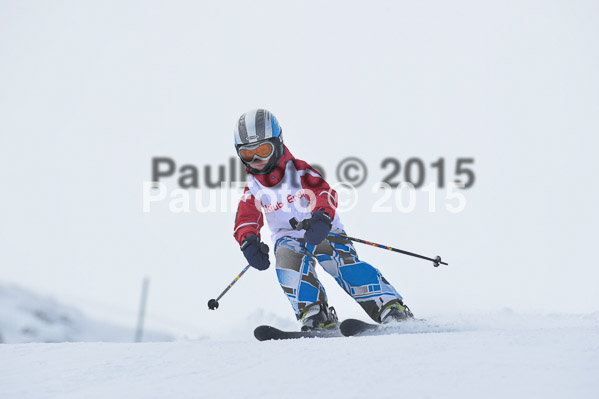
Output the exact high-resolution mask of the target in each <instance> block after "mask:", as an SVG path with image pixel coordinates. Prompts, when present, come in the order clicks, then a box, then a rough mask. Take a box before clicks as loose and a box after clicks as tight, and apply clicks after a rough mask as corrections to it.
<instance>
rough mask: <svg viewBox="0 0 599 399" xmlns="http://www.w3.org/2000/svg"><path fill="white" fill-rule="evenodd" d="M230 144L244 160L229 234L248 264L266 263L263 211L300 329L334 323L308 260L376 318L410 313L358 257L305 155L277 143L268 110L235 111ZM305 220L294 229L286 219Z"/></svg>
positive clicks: (279, 140) (384, 320)
mask: <svg viewBox="0 0 599 399" xmlns="http://www.w3.org/2000/svg"><path fill="white" fill-rule="evenodd" d="M235 149H236V150H237V155H238V156H239V157H240V158H241V160H242V162H243V163H244V164H245V165H246V170H247V172H248V181H247V185H246V187H245V190H244V194H243V197H242V198H241V200H240V201H239V206H238V209H237V215H236V217H235V231H234V237H235V239H236V240H237V242H238V243H239V245H240V247H241V251H243V254H244V255H245V257H246V259H247V261H248V262H249V264H250V265H251V266H253V267H254V268H256V269H258V270H266V269H268V267H269V266H270V260H269V257H268V247H267V246H266V244H264V243H262V242H261V241H260V229H261V228H262V225H263V223H264V217H263V211H264V214H265V217H266V221H267V223H268V226H269V228H270V230H271V232H272V241H273V243H275V249H274V252H275V259H276V270H277V277H278V280H279V283H280V284H281V287H282V288H283V291H284V292H285V294H286V295H287V298H288V299H289V301H290V302H291V306H292V307H293V310H294V311H295V314H296V317H297V319H298V320H300V321H301V323H302V331H308V330H322V329H331V328H337V327H338V326H337V316H336V314H335V311H334V309H333V308H332V307H329V306H328V302H327V295H326V292H325V290H324V287H323V286H322V284H321V283H320V281H319V280H318V277H317V276H316V271H315V266H316V265H315V259H316V260H318V262H319V263H320V264H321V265H322V267H323V268H324V270H326V272H327V273H329V274H330V275H331V276H333V277H334V278H335V280H336V281H337V283H338V284H339V285H340V286H341V287H342V288H343V289H344V290H345V292H347V293H348V294H349V295H351V296H352V298H354V299H355V300H356V301H357V302H358V303H359V304H360V306H362V308H363V309H364V310H365V311H366V313H368V315H369V316H370V317H371V318H372V319H373V320H374V321H375V322H377V323H387V322H389V321H401V320H403V319H406V318H410V317H412V313H411V312H410V310H409V308H408V307H407V306H406V305H404V304H403V301H402V299H403V298H402V297H401V295H399V293H397V291H396V290H395V288H393V286H392V285H391V284H390V283H389V282H388V281H387V280H386V279H385V278H384V277H383V276H382V275H381V273H380V272H379V271H378V270H377V269H375V268H374V267H373V266H371V265H370V264H368V263H366V262H364V261H361V260H360V259H358V255H357V253H356V250H355V249H354V247H353V245H352V243H351V241H350V240H348V239H345V238H342V237H339V236H334V235H329V233H330V232H333V233H339V234H345V231H344V228H343V225H342V224H341V220H340V218H339V215H338V214H337V212H336V211H335V208H336V193H335V191H334V190H332V189H331V188H330V187H329V185H328V184H327V182H326V181H325V180H324V179H323V178H322V176H321V175H320V174H319V173H318V172H317V171H316V170H315V169H313V168H312V167H311V166H310V165H308V164H307V163H306V162H304V161H301V160H299V159H296V158H294V157H293V155H291V153H290V152H289V150H288V149H287V147H286V146H285V145H284V144H283V136H282V129H281V127H280V125H279V122H278V121H277V119H276V118H275V117H274V115H272V114H271V113H270V112H269V111H267V110H264V109H255V110H250V111H248V112H246V113H245V114H243V115H241V117H240V118H239V120H238V122H237V125H236V127H235ZM293 217H295V218H297V219H298V220H299V221H301V220H304V219H308V220H309V227H308V228H307V230H305V231H298V230H295V229H293V228H292V227H291V225H290V223H289V220H290V219H291V218H293Z"/></svg>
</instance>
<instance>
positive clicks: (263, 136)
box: [235, 109, 285, 175]
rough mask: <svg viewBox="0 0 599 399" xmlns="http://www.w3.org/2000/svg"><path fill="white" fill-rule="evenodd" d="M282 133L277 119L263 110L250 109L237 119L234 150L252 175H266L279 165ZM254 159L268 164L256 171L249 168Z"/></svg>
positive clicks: (281, 152)
mask: <svg viewBox="0 0 599 399" xmlns="http://www.w3.org/2000/svg"><path fill="white" fill-rule="evenodd" d="M282 132H283V130H282V129H281V126H280V125H279V121H278V120H277V118H275V116H274V115H273V114H271V113H270V112H269V111H267V110H265V109H252V110H249V111H248V112H246V113H245V114H243V115H241V117H239V120H238V121H237V124H236V125H235V150H236V151H237V155H238V156H239V158H240V159H241V161H242V162H243V163H244V164H245V165H246V166H247V167H248V169H249V170H250V172H251V173H252V174H257V175H265V174H268V173H270V172H272V170H273V169H274V168H276V166H277V165H278V164H279V161H280V160H281V157H282V156H283V153H284V152H285V147H284V145H283V134H282ZM256 159H261V160H266V159H268V163H267V164H266V166H265V167H264V168H263V169H260V170H257V169H254V168H252V167H251V166H250V163H252V162H253V161H254V160H256Z"/></svg>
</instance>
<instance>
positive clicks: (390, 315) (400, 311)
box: [379, 300, 414, 324]
mask: <svg viewBox="0 0 599 399" xmlns="http://www.w3.org/2000/svg"><path fill="white" fill-rule="evenodd" d="M413 317H414V315H413V314H412V312H411V311H410V308H408V307H407V306H406V305H404V303H403V302H402V301H399V300H397V301H395V300H394V301H392V303H389V304H387V305H386V306H385V307H384V308H383V311H382V312H381V315H380V317H379V320H380V323H381V324H387V323H390V322H393V321H395V322H399V321H404V320H406V319H411V318H413Z"/></svg>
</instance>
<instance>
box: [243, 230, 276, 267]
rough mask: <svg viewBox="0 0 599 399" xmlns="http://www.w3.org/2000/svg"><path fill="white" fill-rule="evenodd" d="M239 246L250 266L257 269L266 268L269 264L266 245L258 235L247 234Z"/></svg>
mask: <svg viewBox="0 0 599 399" xmlns="http://www.w3.org/2000/svg"><path fill="white" fill-rule="evenodd" d="M240 248H241V251H242V252H243V255H244V256H245V258H246V259H247V260H248V263H249V264H250V266H252V267H254V268H256V269H258V270H266V269H268V267H269V266H270V260H268V245H266V244H265V243H263V242H261V241H260V240H259V239H258V236H256V235H251V236H247V237H246V238H245V240H243V242H242V243H241V247H240Z"/></svg>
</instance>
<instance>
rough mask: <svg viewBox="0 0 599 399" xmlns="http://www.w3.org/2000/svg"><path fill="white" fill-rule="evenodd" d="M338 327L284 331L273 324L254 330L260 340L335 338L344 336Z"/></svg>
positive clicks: (255, 335)
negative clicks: (332, 328)
mask: <svg viewBox="0 0 599 399" xmlns="http://www.w3.org/2000/svg"><path fill="white" fill-rule="evenodd" d="M342 336H343V335H341V333H340V332H339V330H338V329H334V330H312V331H283V330H279V329H278V328H275V327H272V326H259V327H256V329H255V330H254V337H256V339H257V340H258V341H269V340H281V339H298V338H334V337H342Z"/></svg>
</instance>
